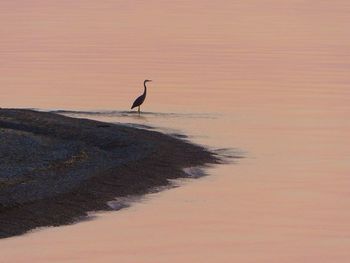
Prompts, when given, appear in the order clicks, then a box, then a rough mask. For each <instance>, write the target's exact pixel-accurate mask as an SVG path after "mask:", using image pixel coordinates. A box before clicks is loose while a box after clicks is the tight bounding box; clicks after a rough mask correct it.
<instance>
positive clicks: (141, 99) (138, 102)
mask: <svg viewBox="0 0 350 263" xmlns="http://www.w3.org/2000/svg"><path fill="white" fill-rule="evenodd" d="M151 81H152V80H150V79H146V80H145V81H144V82H143V86H144V88H145V89H144V91H143V94H142V95H141V96H139V97H138V98H137V99H136V100H135V101H134V103H133V104H132V106H131V109H133V108H136V107H138V112H139V114H140V112H141V109H140V106H141V105H142V103H143V102H144V101H145V99H146V94H147V87H146V83H147V82H151Z"/></svg>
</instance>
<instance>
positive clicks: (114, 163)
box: [0, 109, 218, 238]
mask: <svg viewBox="0 0 350 263" xmlns="http://www.w3.org/2000/svg"><path fill="white" fill-rule="evenodd" d="M0 161H1V163H0V238H5V237H10V236H14V235H19V234H23V233H25V232H26V231H28V230H31V229H33V228H36V227H43V226H58V225H63V224H70V223H73V222H75V221H77V220H81V219H84V217H85V218H86V216H87V212H88V211H97V210H110V209H111V208H110V207H109V206H108V205H107V202H108V201H110V200H113V199H114V198H116V197H122V196H129V195H141V194H145V193H147V192H149V191H151V190H152V189H154V188H155V187H158V186H166V185H168V184H169V181H168V179H174V178H180V177H186V174H185V173H184V172H183V170H182V169H183V168H185V167H191V166H198V165H204V164H208V163H215V162H217V161H218V159H217V157H216V156H215V155H214V154H212V153H210V152H209V151H207V150H206V149H204V148H203V147H200V146H197V145H193V144H191V143H188V142H186V141H183V140H181V139H178V138H174V137H171V136H168V135H165V134H162V133H159V132H155V131H148V130H143V129H136V128H131V127H126V126H123V125H116V124H110V123H102V122H97V121H92V120H87V119H75V118H69V117H65V116H61V115H58V114H54V113H47V112H37V111H32V110H19V109H0Z"/></svg>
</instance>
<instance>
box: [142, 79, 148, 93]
mask: <svg viewBox="0 0 350 263" xmlns="http://www.w3.org/2000/svg"><path fill="white" fill-rule="evenodd" d="M143 86H144V87H145V90H144V91H143V95H146V93H147V87H146V81H145V82H144V83H143Z"/></svg>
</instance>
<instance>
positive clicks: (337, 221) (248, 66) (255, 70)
mask: <svg viewBox="0 0 350 263" xmlns="http://www.w3.org/2000/svg"><path fill="white" fill-rule="evenodd" d="M0 10H1V11H0V14H1V16H0V22H1V27H0V30H1V35H2V41H1V42H0V60H1V62H2V63H0V75H1V77H0V86H1V94H0V100H1V104H2V106H4V107H5V106H6V107H34V108H41V109H73V110H91V111H93V110H101V109H108V110H116V111H117V112H115V113H114V114H107V115H84V116H83V117H89V118H95V119H99V120H104V121H111V122H122V123H138V124H145V125H149V126H152V127H155V128H156V129H158V130H161V131H163V132H167V133H183V134H186V135H188V136H190V139H191V140H192V141H194V142H195V143H199V144H203V145H206V146H208V147H210V148H211V149H219V148H231V149H234V151H238V152H240V153H244V154H245V156H246V158H244V159H240V160H239V161H238V162H237V163H234V164H227V165H220V166H215V167H212V168H209V169H207V170H206V172H207V173H208V175H209V176H207V177H203V178H200V179H196V180H186V181H181V182H178V184H180V185H181V187H178V188H174V189H171V190H168V191H163V192H160V193H156V194H151V195H148V196H146V197H145V198H144V199H142V200H141V201H140V202H135V203H134V204H133V205H132V206H131V207H130V208H128V209H124V210H121V211H118V212H112V213H99V214H97V215H96V218H95V219H94V220H92V221H87V222H82V223H79V224H75V225H72V226H64V227H59V228H48V229H43V230H41V231H35V232H33V233H30V234H27V235H24V236H21V237H15V238H10V239H5V240H1V241H0V250H1V255H0V262H116V261H119V262H152V263H154V262H249V263H250V262H269V263H271V262H293V263H294V262H332V263H333V262H348V261H349V260H350V234H349V233H350V227H349V221H350V209H349V207H350V190H349V189H350V177H349V173H350V165H349V163H350V147H349V146H350V137H349V133H350V122H349V117H350V106H349V105H350V89H349V85H350V77H349V70H350V45H349V43H350V37H349V36H350V34H349V33H350V30H349V26H348V25H349V24H350V16H349V14H350V5H349V4H348V1H345V0H337V1H332V2H329V1H322V0H319V1H317V0H315V1H298V0H286V1H277V0H267V1H258V0H249V1H224V0H218V1H215V2H214V1H195V0H191V1H172V2H169V1H161V0H154V1H147V4H146V3H145V2H144V1H133V2H132V3H131V2H130V1H129V2H125V1H105V0H103V1H98V2H96V1H89V0H87V1H74V3H72V2H71V1H40V0H38V1H21V0H13V1H11V2H8V3H1V4H0ZM145 78H151V79H154V82H153V83H152V84H151V85H150V88H149V96H148V98H147V100H146V103H145V105H144V109H145V111H147V112H148V113H146V114H143V115H142V116H141V117H138V116H137V115H135V114H122V113H120V112H118V111H124V110H128V109H129V107H130V105H131V103H132V101H133V99H134V97H135V96H137V95H138V94H139V93H141V92H142V80H143V79H145ZM80 117H81V115H80Z"/></svg>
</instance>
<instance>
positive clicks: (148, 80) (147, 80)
mask: <svg viewBox="0 0 350 263" xmlns="http://www.w3.org/2000/svg"><path fill="white" fill-rule="evenodd" d="M151 81H152V80H150V79H145V82H144V83H145V84H146V83H147V82H151Z"/></svg>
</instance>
